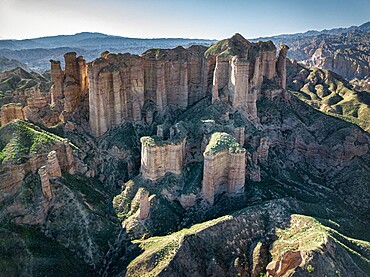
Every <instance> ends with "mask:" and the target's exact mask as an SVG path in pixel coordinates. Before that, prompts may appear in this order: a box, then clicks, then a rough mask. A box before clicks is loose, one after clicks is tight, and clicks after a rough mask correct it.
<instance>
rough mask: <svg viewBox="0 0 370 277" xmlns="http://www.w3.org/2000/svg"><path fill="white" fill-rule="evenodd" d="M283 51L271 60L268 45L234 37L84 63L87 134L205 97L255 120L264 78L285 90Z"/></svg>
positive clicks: (271, 50)
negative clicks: (88, 115)
mask: <svg viewBox="0 0 370 277" xmlns="http://www.w3.org/2000/svg"><path fill="white" fill-rule="evenodd" d="M287 49H288V48H287V47H286V48H284V49H282V50H281V51H280V54H279V59H278V61H277V58H276V47H275V46H274V44H273V43H272V42H271V41H267V42H258V43H251V42H249V41H248V40H246V39H245V38H243V37H242V36H241V35H239V34H236V35H234V36H233V37H232V38H230V39H227V40H223V41H220V42H218V43H216V44H214V45H212V46H211V47H209V48H208V49H207V48H206V47H203V46H191V47H189V48H187V49H184V48H183V47H177V48H175V49H152V50H148V51H146V52H145V53H143V54H142V55H140V56H138V55H131V54H110V53H109V52H104V53H103V54H102V55H101V57H100V58H98V59H96V60H94V61H93V62H91V63H89V65H88V77H89V83H90V87H89V107H90V127H91V131H92V133H93V134H94V135H95V136H101V135H102V134H104V133H105V132H106V131H107V130H108V129H109V128H110V127H112V126H114V125H118V124H120V123H121V122H123V121H124V120H134V121H138V120H141V119H143V120H144V121H145V122H146V123H147V124H149V125H150V124H151V123H152V122H153V118H154V116H155V114H156V112H158V113H163V112H164V111H165V109H166V108H167V107H169V106H175V107H177V108H180V109H185V108H187V107H188V106H189V105H192V104H194V103H195V102H197V101H198V100H200V99H201V98H203V97H205V96H207V95H210V94H212V101H213V102H215V101H217V100H222V101H224V102H226V103H228V104H229V105H230V107H231V108H232V110H233V111H240V112H242V113H243V114H244V115H245V116H246V117H247V118H249V119H250V120H251V121H252V122H256V121H257V106H256V102H257V99H258V98H259V95H260V88H261V86H262V83H263V82H264V80H271V81H274V82H276V83H279V85H280V86H282V87H283V88H284V87H285V83H286V82H285V78H286V69H285V67H284V62H285V60H286V51H287ZM52 67H55V68H56V69H55V72H56V73H55V75H52V76H54V78H52V79H53V80H54V79H58V80H59V79H60V76H61V73H60V65H58V64H55V63H54V64H53V62H52ZM72 72H74V71H72ZM275 79H276V80H275ZM55 88H57V87H56V86H55ZM56 90H57V91H58V89H56ZM56 94H57V93H56Z"/></svg>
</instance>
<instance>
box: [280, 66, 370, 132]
mask: <svg viewBox="0 0 370 277" xmlns="http://www.w3.org/2000/svg"><path fill="white" fill-rule="evenodd" d="M287 65H288V67H287V69H288V88H289V89H291V90H292V93H293V94H294V95H295V96H297V97H298V98H299V99H300V100H302V101H303V102H305V103H307V104H309V105H311V106H312V107H314V108H316V109H318V110H320V111H322V112H324V113H326V114H329V115H332V116H337V117H339V118H341V119H343V120H345V121H348V122H350V123H353V124H356V125H358V126H360V127H361V128H363V129H364V130H365V131H370V93H369V92H366V91H362V92H359V91H356V90H355V89H353V88H352V86H351V85H350V84H349V83H348V82H347V81H346V80H344V79H343V78H342V77H340V76H339V75H337V74H335V73H333V72H331V71H329V70H324V69H318V68H309V67H304V66H302V65H296V66H294V65H292V64H291V63H289V62H288V64H287Z"/></svg>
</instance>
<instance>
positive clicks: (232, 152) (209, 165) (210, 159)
mask: <svg viewBox="0 0 370 277" xmlns="http://www.w3.org/2000/svg"><path fill="white" fill-rule="evenodd" d="M218 137H219V138H218ZM226 140H229V141H231V142H232V143H233V144H234V143H237V142H236V140H235V138H233V137H232V136H230V135H228V134H226V133H214V134H213V135H212V137H211V141H210V143H209V144H208V145H207V148H206V150H205V152H204V154H203V156H204V168H203V185H202V192H203V195H204V197H205V199H206V200H207V202H208V203H209V204H210V205H213V201H214V196H215V195H216V194H218V193H221V192H224V191H227V192H228V193H242V192H244V184H245V169H246V166H245V154H246V151H245V149H244V148H241V147H240V146H239V147H235V148H230V147H229V142H226V143H225V145H222V144H223V141H226ZM212 148H215V150H212Z"/></svg>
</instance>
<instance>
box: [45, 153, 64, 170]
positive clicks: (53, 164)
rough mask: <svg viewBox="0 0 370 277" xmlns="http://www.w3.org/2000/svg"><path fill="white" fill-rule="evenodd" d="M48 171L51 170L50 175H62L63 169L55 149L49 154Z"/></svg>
mask: <svg viewBox="0 0 370 277" xmlns="http://www.w3.org/2000/svg"><path fill="white" fill-rule="evenodd" d="M47 171H48V172H49V175H50V177H61V176H62V170H61V169H60V165H59V161H58V157H57V152H56V151H54V150H53V151H51V152H50V153H49V154H48V160H47Z"/></svg>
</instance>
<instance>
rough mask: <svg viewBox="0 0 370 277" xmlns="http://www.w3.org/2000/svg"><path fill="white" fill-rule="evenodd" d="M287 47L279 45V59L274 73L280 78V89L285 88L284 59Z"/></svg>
mask: <svg viewBox="0 0 370 277" xmlns="http://www.w3.org/2000/svg"><path fill="white" fill-rule="evenodd" d="M288 50H289V47H288V46H287V45H285V44H282V45H280V51H279V57H278V60H277V63H276V73H277V75H278V76H279V77H280V81H281V87H282V88H283V89H285V88H286V57H287V53H288Z"/></svg>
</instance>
